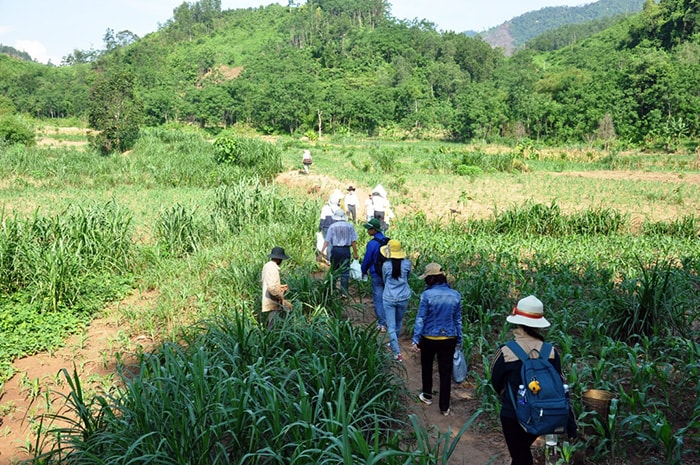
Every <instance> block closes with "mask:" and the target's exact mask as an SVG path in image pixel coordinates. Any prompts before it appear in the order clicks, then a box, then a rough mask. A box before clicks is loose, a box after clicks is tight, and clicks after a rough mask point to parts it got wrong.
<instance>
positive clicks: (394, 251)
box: [379, 239, 406, 258]
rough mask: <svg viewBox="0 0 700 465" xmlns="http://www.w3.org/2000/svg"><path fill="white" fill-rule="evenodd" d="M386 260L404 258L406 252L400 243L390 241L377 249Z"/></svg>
mask: <svg viewBox="0 0 700 465" xmlns="http://www.w3.org/2000/svg"><path fill="white" fill-rule="evenodd" d="M379 251H380V252H381V253H382V255H384V256H385V257H386V258H406V252H405V251H404V250H403V249H402V248H401V242H399V241H397V240H396V239H392V240H390V241H389V242H388V243H387V245H385V246H384V247H382V248H381V249H379Z"/></svg>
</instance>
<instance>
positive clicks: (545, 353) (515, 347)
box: [506, 341, 552, 362]
mask: <svg viewBox="0 0 700 465" xmlns="http://www.w3.org/2000/svg"><path fill="white" fill-rule="evenodd" d="M506 345H507V346H508V348H509V349H510V350H511V351H513V353H514V354H515V356H516V357H518V358H519V359H520V361H521V362H524V361H525V360H527V359H529V358H530V356H529V355H528V354H527V353H525V350H524V349H523V348H522V347H520V344H518V343H517V342H515V341H508V342H506ZM551 352H552V344H550V343H548V342H543V343H542V349H540V357H541V358H543V359H545V360H549V354H550V353H551Z"/></svg>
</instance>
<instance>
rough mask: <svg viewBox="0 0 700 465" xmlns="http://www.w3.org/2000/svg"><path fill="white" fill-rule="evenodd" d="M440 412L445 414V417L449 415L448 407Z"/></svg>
mask: <svg viewBox="0 0 700 465" xmlns="http://www.w3.org/2000/svg"><path fill="white" fill-rule="evenodd" d="M440 413H442V414H443V415H445V416H446V417H449V416H450V409H447V410H445V411H444V412H443V411H440Z"/></svg>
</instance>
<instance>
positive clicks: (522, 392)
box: [518, 384, 527, 405]
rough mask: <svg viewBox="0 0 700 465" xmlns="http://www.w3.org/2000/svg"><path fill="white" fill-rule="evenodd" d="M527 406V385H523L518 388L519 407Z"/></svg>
mask: <svg viewBox="0 0 700 465" xmlns="http://www.w3.org/2000/svg"><path fill="white" fill-rule="evenodd" d="M525 404H527V399H526V398H525V385H523V384H521V385H520V386H518V405H525Z"/></svg>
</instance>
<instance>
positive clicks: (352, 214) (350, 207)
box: [345, 186, 359, 223]
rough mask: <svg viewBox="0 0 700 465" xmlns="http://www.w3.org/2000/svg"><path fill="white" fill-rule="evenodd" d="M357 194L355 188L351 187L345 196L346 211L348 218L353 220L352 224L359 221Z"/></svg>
mask: <svg viewBox="0 0 700 465" xmlns="http://www.w3.org/2000/svg"><path fill="white" fill-rule="evenodd" d="M358 202H359V200H358V199H357V194H355V187H353V186H349V187H348V192H347V194H345V211H346V212H347V215H348V218H351V219H352V222H353V223H355V222H356V221H357V203H358Z"/></svg>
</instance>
